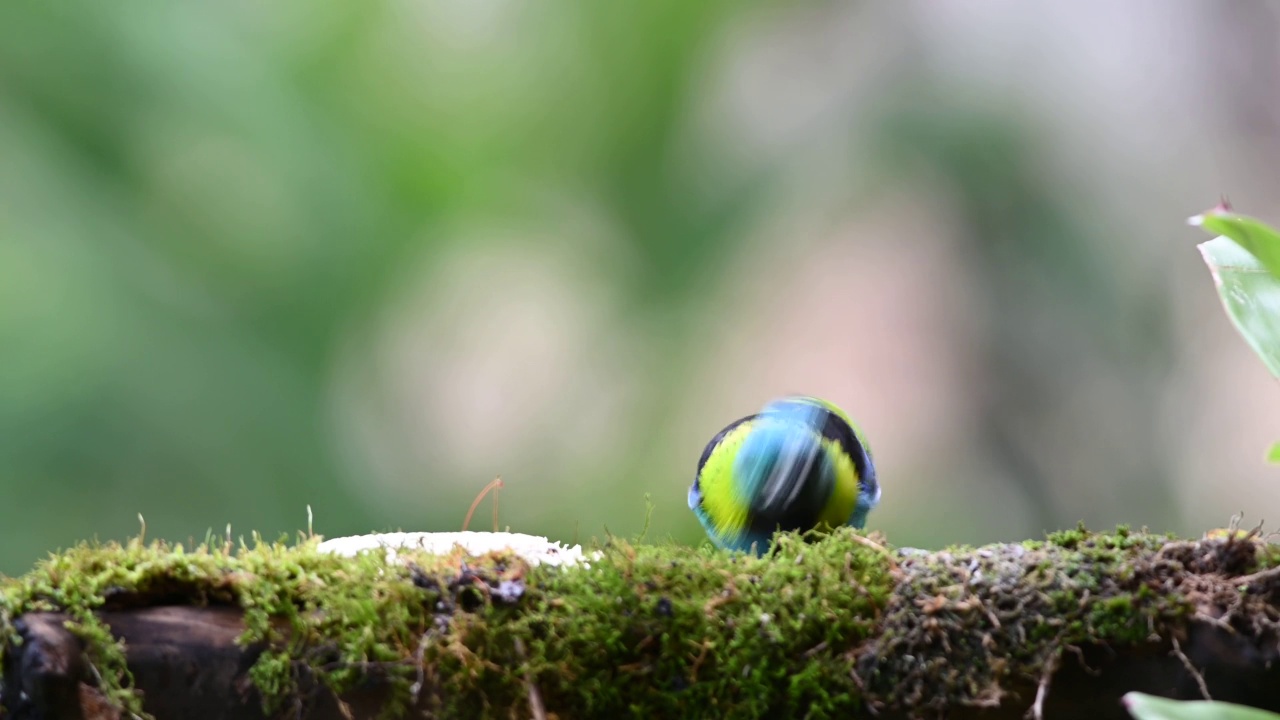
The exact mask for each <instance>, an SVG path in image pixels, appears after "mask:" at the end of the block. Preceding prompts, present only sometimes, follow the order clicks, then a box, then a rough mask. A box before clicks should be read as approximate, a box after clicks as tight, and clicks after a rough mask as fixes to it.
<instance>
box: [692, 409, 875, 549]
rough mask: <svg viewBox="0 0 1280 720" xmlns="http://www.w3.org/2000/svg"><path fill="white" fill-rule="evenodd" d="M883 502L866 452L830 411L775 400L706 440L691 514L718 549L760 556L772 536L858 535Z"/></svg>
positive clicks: (850, 427)
mask: <svg viewBox="0 0 1280 720" xmlns="http://www.w3.org/2000/svg"><path fill="white" fill-rule="evenodd" d="M879 502H880V484H879V482H878V481H877V480H876V468H875V463H874V462H873V461H872V459H871V448H870V446H869V445H868V444H867V441H866V438H865V437H864V436H863V434H862V430H861V429H860V428H859V427H858V426H857V424H855V423H854V422H853V420H852V419H850V417H849V415H848V414H847V413H845V411H843V410H841V409H840V408H839V407H837V406H836V405H835V404H833V403H830V402H828V401H826V400H823V399H821V398H817V397H811V396H808V395H788V396H785V397H781V398H778V399H775V400H773V401H771V402H769V403H768V404H766V405H765V406H764V408H763V409H762V410H761V411H760V412H758V413H755V414H753V415H747V416H746V417H742V418H738V419H737V420H734V421H733V422H731V423H729V424H728V425H727V426H726V427H725V428H724V429H723V430H721V431H720V432H719V433H717V434H716V435H715V437H713V438H711V441H710V442H709V443H707V446H706V449H704V450H703V451H702V457H701V458H699V460H698V469H697V472H696V473H695V474H694V480H693V485H692V486H690V488H689V509H690V510H692V511H693V512H694V514H695V515H697V517H698V520H699V521H700V522H701V524H702V527H703V529H704V530H706V532H707V535H708V537H710V539H711V541H712V542H713V543H714V544H715V545H716V546H717V547H720V548H721V549H725V550H738V551H743V552H753V553H755V554H756V555H763V554H764V553H765V552H766V551H767V550H768V549H769V547H770V545H771V540H772V537H773V534H774V532H775V531H779V530H783V531H785V530H800V531H807V530H811V529H819V530H821V529H827V530H830V529H834V528H836V527H839V526H841V525H851V526H853V527H855V528H862V527H864V526H865V525H866V522H867V514H868V513H870V512H871V510H872V509H873V508H874V507H875V506H876V505H877V504H879Z"/></svg>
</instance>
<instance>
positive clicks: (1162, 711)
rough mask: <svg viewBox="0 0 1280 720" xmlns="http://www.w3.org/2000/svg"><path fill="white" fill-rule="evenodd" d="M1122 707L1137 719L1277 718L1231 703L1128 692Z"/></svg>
mask: <svg viewBox="0 0 1280 720" xmlns="http://www.w3.org/2000/svg"><path fill="white" fill-rule="evenodd" d="M1124 706H1125V708H1126V709H1127V710H1128V711H1129V714H1130V715H1132V716H1134V717H1135V718H1137V720H1277V718H1280V715H1277V714H1275V713H1272V712H1267V711H1266V710H1259V709H1257V708H1251V707H1247V706H1245V705H1234V704H1232V703H1224V702H1213V701H1208V700H1193V701H1188V702H1182V701H1178V700H1170V699H1168V698H1162V697H1156V696H1155V695H1145V694H1143V693H1138V692H1131V693H1126V694H1125V696H1124Z"/></svg>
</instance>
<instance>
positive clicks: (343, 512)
mask: <svg viewBox="0 0 1280 720" xmlns="http://www.w3.org/2000/svg"><path fill="white" fill-rule="evenodd" d="M1278 11H1280V3H1276V2H1256V3H1233V4H1225V5H1219V4H1214V3H1202V2H1193V1H1192V0H1171V1H1168V2H1164V1H1162V2H1156V1H1154V0H1147V1H1145V2H1135V3H1127V4H1124V5H1120V6H1117V5H1113V4H1106V5H1104V4H1102V3H1101V2H1083V3H1031V4H1026V3H1019V2H1013V1H1012V0H1001V1H993V2H988V3H982V4H980V5H979V6H973V5H972V4H970V3H964V2H960V1H959V0H954V1H952V0H918V1H915V2H906V1H904V2H897V3H868V2H862V3H856V2H855V3H836V2H817V3H766V2H752V3H729V2H717V1H712V2H703V3H689V2H684V1H682V0H670V1H669V0H654V1H652V2H645V3H629V4H611V3H599V2H590V1H588V0H581V1H571V0H566V1H565V2H558V3H520V2H511V1H510V0H472V1H470V2H441V3H435V2H430V3H413V2H403V1H400V2H388V1H380V0H370V1H368V2H361V3H348V2H337V1H335V0H307V1H306V2H302V1H301V0H282V1H281V2H272V3H249V2H224V3H194V2H190V3H163V4H162V3H147V2H126V3H124V4H100V3H89V2H68V3H53V4H39V3H8V4H5V5H3V6H0V527H3V529H4V533H3V542H0V572H5V573H17V572H21V571H22V570H24V569H25V568H27V567H28V566H29V565H30V564H31V563H32V562H33V561H34V560H36V559H37V558H39V557H41V556H42V555H44V554H45V553H47V552H49V551H51V550H54V549H56V548H58V547H62V546H66V545H68V544H71V543H74V542H75V541H77V540H80V539H86V538H92V537H98V538H101V539H123V538H126V537H128V536H130V535H132V534H134V533H136V532H137V530H138V521H137V514H138V513H141V514H142V515H143V516H144V517H145V518H146V523H147V533H148V536H151V537H156V536H160V537H167V538H171V539H174V540H186V539H187V538H188V537H195V538H197V539H199V538H203V537H204V535H205V533H206V532H207V531H208V530H210V529H212V530H214V531H215V532H218V533H221V532H222V531H223V530H224V528H225V526H226V524H227V523H230V524H231V526H232V531H233V533H235V534H241V533H243V534H247V533H249V532H250V531H252V530H258V531H261V532H263V533H264V534H266V535H268V536H275V535H276V534H278V533H281V532H290V533H292V532H294V531H297V530H299V529H304V528H305V527H306V522H307V519H306V506H307V505H308V504H310V505H311V506H312V508H313V509H314V512H315V529H316V531H317V532H319V533H321V534H324V535H326V536H329V537H333V536H338V535H343V534H353V533H362V532H366V531H371V530H386V529H397V528H403V529H406V530H456V529H458V528H459V527H460V526H461V523H462V518H463V516H464V514H465V513H466V510H467V507H468V506H469V505H470V503H471V501H472V498H473V497H474V496H475V494H476V493H477V492H479V490H480V489H481V488H482V487H483V486H484V485H485V484H486V483H487V482H488V481H489V480H491V479H492V478H493V477H494V476H495V475H501V476H502V477H503V479H504V481H505V483H506V486H505V488H504V489H503V490H502V492H501V499H500V502H501V504H500V515H501V522H502V524H504V525H509V526H510V527H511V528H512V529H513V530H516V531H521V532H530V533H536V534H545V535H548V536H550V537H551V538H553V539H557V540H565V541H574V540H577V541H587V540H589V539H590V538H591V537H593V536H595V537H599V536H602V535H603V534H604V532H605V529H606V528H607V529H608V531H610V532H612V533H615V534H622V535H634V534H636V533H638V532H639V531H640V529H641V528H642V527H643V526H644V523H645V514H646V509H645V494H646V493H648V494H649V495H650V497H651V500H652V503H653V505H654V512H653V518H652V523H651V526H650V529H649V539H651V540H652V539H657V540H661V539H664V538H668V537H670V538H672V539H674V540H675V541H678V542H684V543H694V542H701V541H702V534H701V532H700V530H699V529H698V527H697V523H696V521H695V520H694V518H693V516H692V514H691V513H689V512H688V510H687V509H686V507H685V490H686V488H687V486H688V484H689V482H690V481H691V479H692V471H693V467H694V464H695V462H696V459H697V457H698V455H699V453H700V452H701V450H702V447H703V444H704V443H705V442H706V441H707V440H708V439H709V438H710V437H711V435H712V434H714V433H715V432H716V431H717V430H718V429H719V428H720V427H721V426H722V425H723V424H724V423H725V422H727V421H728V420H731V419H733V418H735V417H738V416H740V415H743V414H746V413H749V412H752V411H754V410H755V409H757V408H758V407H759V406H760V405H761V404H763V403H764V402H765V401H766V400H768V399H769V398H770V397H772V396H775V395H778V394H781V393H786V392H805V393H810V394H817V395H822V396H824V397H827V398H829V399H831V400H833V401H835V402H837V403H839V404H841V405H842V406H844V407H845V408H846V409H848V410H849V411H850V412H851V414H853V415H854V416H855V417H856V418H858V419H859V421H860V422H861V423H862V425H863V427H864V429H865V430H866V431H867V433H868V434H869V436H870V437H871V440H872V444H873V447H874V449H875V452H876V456H877V461H878V464H879V467H880V474H881V479H882V482H883V484H884V501H883V503H882V505H881V507H880V509H879V510H878V511H877V512H876V513H875V514H873V515H872V519H871V523H870V527H872V528H873V529H879V530H883V531H884V532H886V533H887V534H888V537H889V539H890V541H891V542H893V543H895V544H903V545H917V546H936V545H940V544H943V543H949V542H969V543H977V542H988V541H997V540H1010V539H1018V538H1023V537H1026V536H1031V535H1038V534H1040V533H1041V532H1042V531H1044V530H1048V529H1053V528H1058V527H1062V526H1067V525H1072V524H1074V523H1076V522H1077V521H1079V520H1084V521H1086V522H1087V523H1089V524H1090V525H1093V526H1107V525H1111V524H1115V523H1120V522H1124V523H1131V524H1133V525H1148V526H1150V527H1152V528H1153V529H1158V530H1171V531H1175V532H1179V533H1184V534H1198V533H1199V532H1201V531H1202V530H1204V529H1206V528H1208V527H1212V526H1219V525H1223V524H1225V523H1226V522H1227V520H1228V518H1229V516H1230V515H1231V514H1232V513H1233V512H1236V511H1239V510H1242V509H1243V510H1247V511H1248V513H1249V516H1248V518H1247V520H1248V521H1256V520H1260V519H1264V518H1266V519H1271V520H1280V517H1268V514H1267V509H1268V508H1271V507H1275V506H1276V502H1277V501H1278V500H1280V482H1277V481H1278V480H1280V478H1278V477H1277V472H1278V471H1277V470H1275V469H1273V468H1268V467H1266V466H1264V465H1263V463H1262V461H1261V451H1260V450H1259V448H1262V447H1265V445H1266V444H1267V442H1269V441H1270V440H1271V439H1273V438H1274V437H1275V436H1276V435H1277V433H1278V432H1280V431H1278V430H1277V428H1280V402H1277V400H1280V398H1278V397H1277V392H1276V386H1275V384H1274V383H1273V382H1272V381H1271V380H1270V379H1269V377H1268V376H1267V373H1266V370H1265V369H1264V368H1263V367H1262V365H1261V364H1260V363H1258V362H1257V361H1256V359H1255V358H1253V357H1252V356H1251V355H1250V352H1249V350H1248V348H1247V346H1246V345H1245V343H1244V342H1243V341H1242V340H1241V339H1240V338H1238V337H1237V336H1235V334H1234V331H1233V330H1232V329H1231V327H1230V324H1229V323H1228V321H1227V319H1226V317H1225V316H1224V315H1223V314H1222V311H1221V309H1220V307H1219V306H1218V300H1217V298H1216V297H1215V295H1214V290H1213V287H1212V283H1211V281H1210V278H1209V274H1208V272H1207V270H1206V269H1205V268H1204V266H1203V264H1202V262H1201V260H1200V257H1199V254H1198V253H1197V252H1196V250H1195V247H1194V244H1195V243H1196V242H1199V241H1200V240H1202V239H1203V238H1202V237H1201V236H1200V235H1199V234H1198V232H1197V231H1195V230H1194V229H1192V228H1187V227H1185V226H1183V225H1182V219H1183V218H1185V217H1186V216H1187V215H1190V214H1192V213H1194V212H1197V211H1199V210H1202V209H1204V208H1206V207H1208V206H1210V205H1212V204H1213V203H1214V202H1216V200H1217V198H1218V195H1219V193H1220V192H1226V193H1228V194H1230V196H1231V198H1232V200H1233V201H1234V203H1235V205H1236V207H1237V208H1239V209H1241V210H1242V211H1243V212H1247V213H1250V214H1253V215H1257V216H1259V217H1262V218H1265V219H1269V220H1271V221H1276V220H1278V219H1280V205H1278V204H1277V202H1276V198H1280V187H1277V176H1276V175H1275V173H1274V168H1275V167H1276V166H1277V161H1280V132H1278V131H1280V93H1278V92H1277V88H1276V87H1275V83H1274V77H1275V74H1276V72H1277V71H1280V56H1277V53H1276V50H1275V48H1276V47H1280V41H1278V40H1280V38H1278V37H1277V35H1278V34H1280V30H1278V28H1280V21H1278V20H1277V13H1278ZM1273 515H1275V514H1274V513H1273ZM489 517H490V514H489V510H488V507H487V505H486V506H482V510H481V512H480V513H479V515H478V519H477V520H476V521H475V522H474V523H473V528H475V529H488V528H489V526H490V519H489Z"/></svg>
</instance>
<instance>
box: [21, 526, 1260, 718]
mask: <svg viewBox="0 0 1280 720" xmlns="http://www.w3.org/2000/svg"><path fill="white" fill-rule="evenodd" d="M318 542H319V538H318V537H300V538H298V540H297V541H296V542H294V543H292V544H290V543H288V542H286V541H285V540H279V541H276V542H264V541H262V540H261V539H260V538H258V537H256V536H255V537H254V538H253V539H252V541H251V542H249V543H244V542H240V543H236V544H234V545H233V544H232V543H230V542H216V541H206V542H205V543H202V544H200V545H198V546H197V547H194V548H190V549H188V548H184V547H183V546H182V545H170V544H167V543H165V542H151V543H144V542H142V541H140V540H133V541H130V542H128V543H126V544H123V545H120V544H114V543H112V544H101V545H98V544H83V545H80V546H78V547H75V548H73V549H70V550H67V551H64V552H61V553H58V554H55V555H52V556H51V557H49V558H48V559H47V560H45V561H43V562H41V563H40V564H39V565H38V566H37V567H36V568H34V569H33V570H32V571H31V572H29V573H28V574H26V575H24V576H22V577H20V578H13V579H7V580H6V581H5V583H4V585H3V588H0V633H3V635H2V637H3V638H4V643H3V651H4V652H12V651H13V650H14V648H15V647H16V646H17V645H18V644H19V643H20V637H19V634H18V632H17V629H16V627H15V621H16V620H18V619H19V618H20V617H21V615H22V614H24V613H29V612H41V611H53V612H63V613H66V614H67V615H69V616H70V617H71V618H72V624H71V626H70V627H71V629H72V631H73V632H75V633H76V634H77V635H79V636H80V637H81V638H82V639H83V641H84V642H85V645H86V657H87V659H88V661H89V662H90V663H91V664H92V665H93V667H94V669H95V670H96V675H97V676H98V677H100V681H99V686H100V690H101V692H103V693H104V694H105V696H106V697H107V698H108V700H109V701H110V702H111V703H113V704H114V705H116V706H117V707H119V708H120V709H121V710H123V711H125V712H127V713H131V714H133V715H136V716H140V717H146V715H145V713H144V712H143V707H142V703H141V701H140V699H139V698H138V696H137V695H136V694H135V693H134V692H133V690H132V688H131V686H132V680H131V677H130V674H129V671H128V669H127V667H126V662H125V658H126V655H125V648H124V647H122V644H121V643H120V642H119V641H118V640H116V639H115V638H113V636H112V635H111V633H110V631H109V629H108V628H107V627H106V626H105V625H104V624H103V623H102V622H101V620H99V619H98V616H97V614H96V613H97V612H98V611H101V610H106V609H126V608H130V607H143V606H153V605H164V604H168V605H172V604H189V605H198V606H199V605H230V606H235V607H238V608H240V609H242V610H243V616H244V624H245V632H244V634H243V636H242V638H241V642H242V643H243V644H245V645H246V646H255V645H256V646H259V647H265V648H266V650H265V652H263V653H262V654H261V655H260V656H259V658H258V660H257V661H256V663H255V664H254V665H253V667H252V669H251V671H250V676H251V679H252V681H253V683H254V684H255V685H256V687H257V688H258V690H259V691H260V693H261V696H262V697H263V702H264V704H265V705H266V706H267V710H268V711H274V710H276V709H280V708H284V707H287V706H296V703H298V702H305V699H306V698H305V697H304V695H305V693H300V689H299V678H305V679H308V680H314V681H318V682H320V683H321V684H323V685H324V686H327V687H328V688H330V689H331V690H333V691H334V692H336V693H339V694H341V693H342V692H344V691H346V690H348V689H351V688H353V687H354V686H356V685H357V684H359V683H362V682H365V681H367V680H369V679H370V677H371V676H373V677H376V679H377V680H378V681H379V682H382V683H386V684H387V686H388V687H389V688H390V692H389V694H388V697H390V698H391V700H390V701H389V702H388V704H387V705H386V707H385V711H386V713H387V715H388V716H392V715H395V714H398V713H399V712H400V711H401V710H403V709H404V708H405V707H406V706H408V705H410V704H414V705H416V706H417V707H419V708H426V709H427V710H428V711H429V712H430V713H432V714H437V715H442V716H458V717H484V716H503V717H505V716H508V715H509V714H510V713H511V712H512V710H513V709H515V708H521V709H527V708H528V701H529V694H530V692H531V691H534V692H536V693H537V694H538V695H539V699H540V701H541V703H542V704H544V705H545V707H546V708H547V710H548V711H550V712H553V713H556V714H559V715H560V716H561V717H586V716H598V715H603V714H605V713H621V714H626V715H637V714H638V715H643V716H649V717H659V716H660V717H682V716H689V717H705V716H707V713H709V712H711V713H713V714H715V715H716V716H719V717H777V716H788V717H814V718H823V717H836V716H839V715H847V714H848V713H849V712H850V711H854V710H857V709H858V708H859V707H863V706H865V705H871V706H872V707H873V708H879V709H883V708H898V709H903V710H907V711H909V712H912V713H915V712H920V711H923V710H926V709H940V708H943V707H947V706H949V705H973V706H990V705H992V704H993V703H999V702H1001V700H1002V699H1003V698H1004V697H1005V695H1006V693H1007V692H1008V691H1009V688H1011V687H1014V686H1019V685H1022V686H1025V684H1026V683H1027V682H1031V683H1033V684H1034V682H1035V681H1036V680H1038V679H1039V678H1042V677H1043V676H1044V675H1045V672H1046V668H1050V667H1051V666H1052V665H1053V664H1055V663H1057V662H1058V660H1059V658H1060V657H1061V655H1062V653H1063V652H1064V651H1065V650H1067V649H1069V648H1072V647H1074V646H1077V645H1080V644H1085V643H1107V644H1112V645H1124V644H1134V643H1142V642H1147V641H1149V640H1151V639H1152V638H1154V637H1159V636H1161V635H1165V634H1167V633H1170V632H1176V631H1177V629H1178V628H1179V627H1182V626H1185V624H1186V622H1187V621H1188V619H1190V618H1193V617H1197V618H1204V619H1206V620H1207V621H1211V622H1216V623H1230V624H1231V625H1232V626H1233V627H1236V628H1238V629H1239V630H1241V631H1243V632H1252V633H1263V632H1274V630H1275V617H1276V613H1275V608H1274V606H1273V605H1272V604H1271V599H1270V597H1269V593H1252V592H1249V585H1250V583H1254V582H1256V581H1257V580H1258V579H1259V578H1261V577H1263V576H1266V577H1268V578H1269V577H1270V573H1268V572H1266V571H1268V570H1269V569H1271V568H1275V567H1276V566H1277V565H1280V551H1278V550H1277V548H1276V547H1275V546H1272V545H1268V544H1265V543H1263V542H1261V541H1260V540H1259V539H1258V538H1257V537H1256V535H1246V534H1244V533H1226V534H1222V535H1219V536H1218V537H1210V538H1206V539H1202V540H1196V541H1192V540H1178V539H1176V538H1174V537H1172V536H1167V535H1155V534H1149V533H1145V532H1131V531H1129V530H1128V529H1126V528H1124V527H1121V528H1118V529H1116V530H1115V531H1113V532H1108V533H1092V532H1089V531H1087V530H1085V529H1084V528H1083V527H1080V528H1077V529H1074V530H1070V531H1065V532H1059V533H1053V534H1050V535H1048V536H1047V537H1046V539H1044V540H1040V541H1027V542H1023V543H1018V544H1001V545H990V546H985V547H978V548H972V547H953V548H948V549H946V550H943V551H939V552H933V553H922V552H918V551H914V552H913V551H896V550H893V549H891V548H889V547H888V546H887V545H886V544H885V542H884V538H883V537H881V536H879V535H877V534H872V535H871V536H870V537H869V538H868V537H867V536H863V535H861V534H858V533H857V532H856V531H853V530H851V529H841V530H839V531H837V532H835V533H833V534H832V535H830V536H828V537H824V538H804V537H801V536H798V535H793V534H784V535H780V536H778V538H777V539H776V542H775V549H774V551H773V552H772V553H771V554H770V555H768V556H766V557H764V558H755V557H750V556H744V555H741V554H730V553H724V552H720V551H716V550H714V549H712V548H709V547H702V548H689V547H683V546H676V545H641V544H632V543H629V542H625V541H621V540H616V539H614V540H610V541H608V542H606V543H605V544H603V546H601V547H600V548H599V550H600V553H601V554H600V556H599V557H597V558H595V559H593V560H592V561H591V563H590V566H589V567H570V568H556V567H550V566H541V567H530V566H529V565H528V563H527V562H526V561H525V560H523V559H521V558H520V557H518V556H515V555H513V554H510V553H505V552H499V553H490V554H487V555H484V556H480V557H472V556H468V555H465V554H464V553H463V552H461V551H460V550H459V551H457V552H455V553H453V554H451V555H448V556H433V555H425V554H414V553H401V555H400V557H399V559H398V560H393V561H388V559H387V558H386V556H385V555H384V554H383V553H381V552H369V553H363V554H361V555H360V556H358V557H356V558H344V557H340V556H335V555H332V554H328V553H323V552H320V551H318V550H317V547H316V546H317V544H318Z"/></svg>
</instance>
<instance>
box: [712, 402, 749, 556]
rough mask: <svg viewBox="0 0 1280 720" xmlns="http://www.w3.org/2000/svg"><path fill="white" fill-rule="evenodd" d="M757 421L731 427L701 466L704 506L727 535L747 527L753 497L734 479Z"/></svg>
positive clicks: (722, 532) (721, 531)
mask: <svg viewBox="0 0 1280 720" xmlns="http://www.w3.org/2000/svg"><path fill="white" fill-rule="evenodd" d="M754 424H755V423H754V422H752V421H750V420H748V421H747V422H744V423H742V424H741V425H739V426H738V427H736V428H734V429H733V430H730V431H729V433H728V434H727V435H725V436H724V439H723V440H721V441H720V445H719V446H717V447H716V449H715V450H713V451H712V452H711V456H710V457H708V458H707V464H706V465H704V466H703V467H702V476H701V484H702V503H703V506H704V507H705V508H706V510H707V516H708V517H710V518H712V522H714V523H715V525H716V530H717V532H720V533H721V534H723V535H726V536H733V535H737V534H739V533H741V532H742V531H743V530H745V529H746V528H747V515H748V513H749V509H750V508H749V505H748V503H749V502H750V498H748V497H746V496H745V495H743V493H742V486H741V485H739V484H738V483H735V482H733V460H734V458H735V457H737V455H738V450H739V449H741V448H742V443H743V442H744V441H745V440H746V439H747V435H749V434H751V430H752V427H753V426H754Z"/></svg>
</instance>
